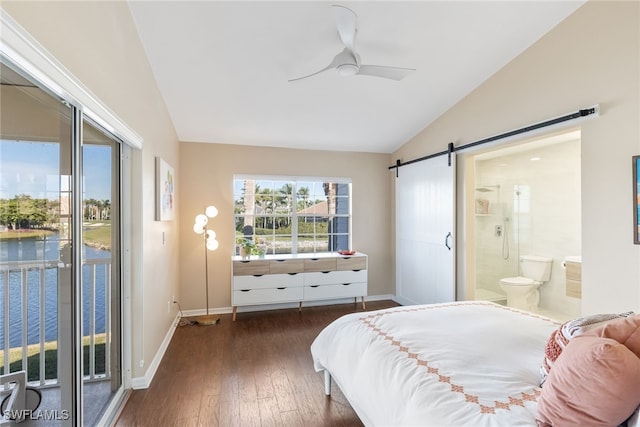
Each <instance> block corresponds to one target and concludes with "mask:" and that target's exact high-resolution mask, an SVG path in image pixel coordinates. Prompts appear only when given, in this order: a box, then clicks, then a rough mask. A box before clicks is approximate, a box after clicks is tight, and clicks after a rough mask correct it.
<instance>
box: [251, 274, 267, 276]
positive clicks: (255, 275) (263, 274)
mask: <svg viewBox="0 0 640 427" xmlns="http://www.w3.org/2000/svg"><path fill="white" fill-rule="evenodd" d="M262 276H264V274H254V275H253V277H262Z"/></svg>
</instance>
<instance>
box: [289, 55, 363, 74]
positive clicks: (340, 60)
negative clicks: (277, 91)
mask: <svg viewBox="0 0 640 427" xmlns="http://www.w3.org/2000/svg"><path fill="white" fill-rule="evenodd" d="M345 63H348V64H355V63H356V59H355V56H354V55H353V54H352V53H351V51H350V50H349V49H347V48H345V49H343V50H342V51H341V52H340V53H339V54H337V55H336V56H334V57H333V61H331V64H329V65H327V66H326V67H324V68H323V69H322V70H320V71H316V72H315V73H313V74H309V75H308V76H303V77H297V78H295V79H291V80H289V81H290V82H295V81H296V80H302V79H306V78H307V77H312V76H315V75H316V74H320V73H322V72H324V71H327V70H330V69H331V68H336V67H337V66H338V65H343V64H345Z"/></svg>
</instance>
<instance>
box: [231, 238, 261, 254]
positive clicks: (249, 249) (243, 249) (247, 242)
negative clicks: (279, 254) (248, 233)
mask: <svg viewBox="0 0 640 427" xmlns="http://www.w3.org/2000/svg"><path fill="white" fill-rule="evenodd" d="M236 244H237V245H238V247H239V248H240V256H241V257H242V258H249V256H251V254H252V253H253V252H254V250H255V248H256V244H255V243H254V242H253V240H251V239H247V238H246V237H238V238H237V239H236Z"/></svg>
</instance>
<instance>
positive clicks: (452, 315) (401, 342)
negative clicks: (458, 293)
mask: <svg viewBox="0 0 640 427" xmlns="http://www.w3.org/2000/svg"><path fill="white" fill-rule="evenodd" d="M558 326H559V325H558V323H557V322H554V321H552V320H550V319H547V318H545V317H542V316H538V315H535V314H532V313H527V312H523V311H519V310H515V309H510V308H507V307H503V306H500V305H497V304H493V303H488V302H480V301H469V302H456V303H446V304H433V305H421V306H408V307H396V308H392V309H387V310H380V311H374V312H368V313H367V312H365V313H353V314H349V315H346V316H343V317H341V318H340V319H338V320H336V321H334V322H333V323H331V324H330V325H329V326H327V327H326V328H325V329H324V330H323V331H322V332H321V333H320V334H319V335H318V337H317V338H316V339H315V341H314V342H313V344H312V345H311V353H312V355H313V361H314V366H315V369H316V371H321V370H324V369H327V370H328V371H329V372H330V373H331V376H332V378H333V380H334V381H335V383H336V384H337V385H338V386H339V387H340V389H341V390H342V392H343V393H344V395H345V396H346V397H347V399H348V400H349V402H350V403H351V405H352V407H353V409H354V410H355V411H356V413H357V414H358V416H359V417H360V418H361V420H362V421H363V422H364V423H365V424H366V425H371V426H374V425H375V426H400V425H403V426H408V425H416V426H474V427H475V426H535V425H536V421H535V413H536V401H537V398H538V396H539V394H540V388H539V387H538V384H539V381H540V364H541V362H542V359H543V356H544V346H545V343H546V341H547V339H548V338H549V335H550V334H551V332H552V331H553V330H554V329H556V328H557V327H558Z"/></svg>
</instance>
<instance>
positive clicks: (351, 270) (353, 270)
mask: <svg viewBox="0 0 640 427" xmlns="http://www.w3.org/2000/svg"><path fill="white" fill-rule="evenodd" d="M351 271H356V272H358V271H360V270H351Z"/></svg>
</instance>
